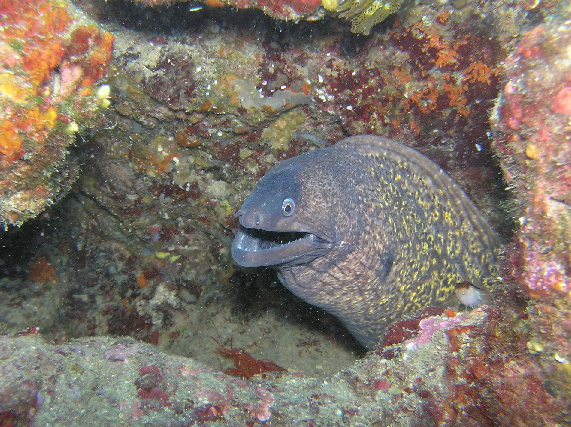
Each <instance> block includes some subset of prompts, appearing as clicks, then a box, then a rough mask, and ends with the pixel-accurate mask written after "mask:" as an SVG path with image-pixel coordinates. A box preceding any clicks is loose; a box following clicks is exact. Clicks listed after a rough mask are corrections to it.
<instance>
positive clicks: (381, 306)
mask: <svg viewBox="0 0 571 427" xmlns="http://www.w3.org/2000/svg"><path fill="white" fill-rule="evenodd" d="M237 216H238V217H239V221H240V229H239V231H238V233H237V235H236V238H235V240H234V243H233V245H232V256H233V258H234V260H235V261H236V262H237V263H238V264H239V265H241V266H244V267H260V266H268V267H274V268H276V269H277V271H278V276H279V278H280V280H281V282H282V283H283V284H284V285H285V286H286V287H287V288H288V289H289V290H290V291H291V292H293V293H294V294H296V295H297V296H298V297H300V298H302V299H303V300H305V301H307V302H309V303H310V304H313V305H315V306H317V307H320V308H322V309H324V310H326V311H328V312H330V313H332V314H333V315H334V316H336V317H337V318H339V319H340V320H341V321H342V322H343V324H344V325H345V326H346V327H347V328H348V330H349V331H350V332H351V333H352V334H353V335H354V336H355V337H356V338H357V339H358V340H359V341H360V343H361V344H363V345H364V346H365V347H367V348H374V347H375V345H376V344H378V342H379V341H380V339H381V338H382V336H383V333H384V331H385V329H386V327H387V326H388V325H389V324H390V323H392V322H395V321H397V320H399V319H402V318H404V317H406V316H408V315H412V314H414V313H416V312H417V311H418V310H420V309H422V308H424V307H427V306H433V305H449V304H451V303H452V302H453V300H454V296H455V287H456V285H457V284H458V283H469V284H470V285H471V286H474V287H475V288H476V291H480V290H481V291H482V292H486V291H489V290H490V286H492V285H493V282H494V280H493V279H494V278H495V276H496V274H497V273H496V254H497V248H498V246H499V240H498V238H497V236H496V234H495V233H494V231H493V230H492V229H491V227H490V226H489V225H488V224H487V222H486V221H485V219H484V218H483V217H482V215H481V213H480V212H479V211H478V209H477V208H476V207H475V206H474V204H473V203H472V202H471V201H470V200H469V199H468V197H467V196H466V195H465V194H464V192H463V191H462V190H461V189H460V187H459V186H458V185H457V184H456V183H455V182H454V181H453V180H452V179H451V178H450V177H449V176H448V175H447V174H446V173H444V172H443V171H442V170H441V169H440V167H439V166H438V165H436V164H435V163H434V162H432V161H431V160H429V159H428V158H426V157H425V156H423V155H422V154H420V153H419V152H417V151H416V150H414V149H412V148H409V147H406V146H404V145H402V144H399V143H397V142H394V141H391V140H389V139H386V138H382V137H379V136H374V135H361V136H353V137H350V138H347V139H345V140H343V141H341V142H339V143H337V144H336V145H334V146H331V147H328V148H321V149H316V150H314V151H311V152H309V153H306V154H303V155H300V156H297V157H294V158H291V159H288V160H285V161H283V162H281V163H279V164H278V165H276V166H274V167H273V168H272V169H271V170H270V171H269V172H268V173H267V174H266V175H265V176H264V177H263V178H262V179H261V180H260V182H259V183H258V185H257V187H256V188H255V189H254V191H253V192H252V194H251V195H250V196H249V197H248V198H247V199H246V200H245V201H244V204H243V206H242V208H241V209H240V210H239V211H238V213H237Z"/></svg>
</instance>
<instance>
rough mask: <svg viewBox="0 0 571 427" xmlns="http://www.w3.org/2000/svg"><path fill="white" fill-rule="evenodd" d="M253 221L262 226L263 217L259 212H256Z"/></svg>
mask: <svg viewBox="0 0 571 427" xmlns="http://www.w3.org/2000/svg"><path fill="white" fill-rule="evenodd" d="M252 219H253V220H254V223H255V224H256V225H260V224H261V223H262V216H261V215H260V214H259V213H257V212H254V214H253V215H252Z"/></svg>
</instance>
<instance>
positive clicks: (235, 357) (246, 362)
mask: <svg viewBox="0 0 571 427" xmlns="http://www.w3.org/2000/svg"><path fill="white" fill-rule="evenodd" d="M212 339H213V340H214V341H215V342H216V344H218V345H219V346H220V347H219V348H218V349H217V350H216V353H218V354H220V355H221V356H223V357H225V358H227V359H230V360H231V361H232V362H233V363H234V368H228V369H226V370H225V371H224V373H225V374H227V375H232V376H233V377H240V378H246V379H250V378H252V377H253V376H254V375H258V374H263V373H265V372H271V371H278V372H282V371H285V369H284V368H282V367H281V366H278V365H276V364H275V363H273V362H266V361H264V360H259V359H254V358H253V357H252V356H251V355H250V354H249V353H246V352H245V351H244V350H241V349H234V348H233V346H232V343H230V348H229V349H228V348H225V347H224V346H222V344H220V343H219V342H218V341H216V339H214V338H212Z"/></svg>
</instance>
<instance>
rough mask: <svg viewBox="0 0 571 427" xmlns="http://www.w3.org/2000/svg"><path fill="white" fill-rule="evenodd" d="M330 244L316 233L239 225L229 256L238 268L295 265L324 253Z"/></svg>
mask: <svg viewBox="0 0 571 427" xmlns="http://www.w3.org/2000/svg"><path fill="white" fill-rule="evenodd" d="M333 246H334V242H330V241H328V240H326V239H324V238H321V237H319V236H318V235H316V234H313V233H309V232H299V231H273V230H261V229H257V228H248V227H244V226H243V225H241V226H240V230H238V233H237V234H236V238H235V239H234V243H233V244H232V258H234V260H235V261H236V262H237V263H238V264H239V265H241V266H242V267H268V266H280V265H286V264H287V265H296V264H303V263H307V262H310V261H312V260H313V259H315V258H317V257H319V256H323V255H325V254H326V253H327V252H329V250H330V249H331V248H332V247H333Z"/></svg>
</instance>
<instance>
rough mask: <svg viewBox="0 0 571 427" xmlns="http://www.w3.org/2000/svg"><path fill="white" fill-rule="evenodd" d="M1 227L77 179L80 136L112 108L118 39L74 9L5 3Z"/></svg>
mask: <svg viewBox="0 0 571 427" xmlns="http://www.w3.org/2000/svg"><path fill="white" fill-rule="evenodd" d="M0 19H1V23H0V58H1V59H0V73H1V75H0V93H1V94H0V194H1V196H0V228H4V229H5V228H7V227H8V226H11V225H17V226H19V225H21V224H22V223H23V222H24V221H26V220H27V219H29V218H34V217H35V216H37V215H38V214H39V213H41V212H42V211H43V210H44V209H45V208H46V206H48V205H50V204H52V203H53V202H54V201H55V200H59V199H61V198H62V197H63V196H64V195H65V194H66V193H67V191H68V190H69V188H70V186H71V184H73V182H74V181H75V179H76V178H77V173H78V164H77V162H76V161H75V160H74V159H73V158H72V157H71V156H70V155H69V151H68V150H69V149H70V146H71V144H72V143H73V142H74V140H75V133H76V132H77V130H79V127H80V126H81V127H82V128H83V126H84V125H85V124H86V123H89V122H91V123H92V124H93V122H94V119H95V118H96V117H97V115H98V110H100V109H101V108H102V107H106V106H108V102H109V101H108V99H107V98H108V97H109V92H108V91H107V89H108V88H107V89H105V88H103V89H101V87H98V86H97V84H98V81H99V80H100V79H101V78H102V77H103V76H104V75H105V73H106V71H107V66H108V64H109V61H110V59H111V49H112V47H113V36H112V35H111V34H110V33H107V32H105V31H102V30H101V29H100V28H99V27H98V26H97V24H96V23H95V22H93V21H92V20H90V19H88V18H87V17H86V16H85V15H83V14H82V13H81V12H80V11H78V10H77V9H76V8H75V7H74V6H73V5H71V3H69V2H67V1H59V0H35V1H30V2H25V3H23V4H21V5H20V4H16V3H14V2H13V1H10V0H2V1H0Z"/></svg>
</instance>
